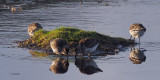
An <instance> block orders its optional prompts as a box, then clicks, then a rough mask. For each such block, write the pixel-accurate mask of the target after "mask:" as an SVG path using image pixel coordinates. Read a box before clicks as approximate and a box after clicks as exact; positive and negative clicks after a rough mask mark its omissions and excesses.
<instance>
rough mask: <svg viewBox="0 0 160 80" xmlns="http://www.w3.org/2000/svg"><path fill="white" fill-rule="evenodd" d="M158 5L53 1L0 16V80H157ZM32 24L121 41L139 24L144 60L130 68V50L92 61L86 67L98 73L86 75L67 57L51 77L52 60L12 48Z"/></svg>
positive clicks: (140, 0)
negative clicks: (62, 68) (60, 70)
mask: <svg viewBox="0 0 160 80" xmlns="http://www.w3.org/2000/svg"><path fill="white" fill-rule="evenodd" d="M159 3H160V1H159V0H154V1H153V0H115V1H111V0H110V1H109V2H108V4H109V6H105V2H103V3H101V4H98V3H97V2H83V4H82V5H80V2H57V3H47V4H46V3H44V4H38V5H35V6H31V7H29V8H28V6H24V7H23V8H24V10H23V11H22V12H16V13H12V12H11V11H10V10H7V11H1V12H0V63H1V65H0V68H1V69H0V77H1V79H3V80H11V79H12V80H29V79H31V80H33V79H34V80H44V79H45V80H51V79H55V80H62V79H67V80H75V79H76V80H97V79H99V80H104V79H106V80H107V79H108V80H117V79H119V80H135V79H136V80H140V79H141V80H151V79H154V80H157V79H159V78H160V76H159V74H160V69H159V66H160V63H159V60H160V59H159V56H160V54H159V52H160V38H159V37H158V35H157V34H159V33H160V32H159V30H160V27H159V25H160V23H159V22H160V15H159V14H160V11H159V7H160V5H159ZM33 22H38V23H40V24H41V25H42V26H43V27H44V29H46V30H52V29H55V28H57V27H59V26H74V27H79V28H81V29H84V30H94V31H97V32H99V33H102V34H105V35H110V36H113V37H117V36H118V37H124V38H129V37H130V35H129V32H128V30H129V26H130V25H131V24H132V23H135V22H140V23H142V24H143V25H144V26H145V27H146V28H147V31H146V33H145V35H144V36H143V37H142V38H141V49H142V50H145V51H144V55H145V56H146V60H145V62H142V63H141V64H133V62H131V61H130V60H129V55H130V51H131V50H130V48H129V49H127V50H126V51H125V52H120V53H118V54H116V55H107V56H102V57H93V59H91V60H92V61H90V62H91V63H88V64H93V65H97V66H98V67H99V68H100V69H101V70H102V71H103V72H98V73H94V74H92V75H86V74H83V73H82V72H80V69H79V67H77V65H75V59H74V57H69V59H68V61H69V66H68V71H67V72H66V73H64V74H55V73H54V72H52V71H50V70H49V67H50V65H51V64H52V62H53V61H55V59H56V57H55V56H54V57H53V56H48V54H44V53H39V54H34V53H35V52H33V51H29V50H28V49H22V48H17V47H16V44H15V43H14V41H17V40H25V39H27V38H29V36H28V33H27V26H28V25H29V24H31V23H33ZM136 41H138V40H136ZM135 48H138V46H135ZM64 59H66V57H64ZM88 62H89V61H88ZM84 66H85V65H84Z"/></svg>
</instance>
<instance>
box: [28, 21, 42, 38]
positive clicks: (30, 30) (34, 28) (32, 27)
mask: <svg viewBox="0 0 160 80" xmlns="http://www.w3.org/2000/svg"><path fill="white" fill-rule="evenodd" d="M39 29H43V28H42V26H41V25H40V24H39V23H32V24H30V25H29V26H28V34H29V36H30V37H32V36H33V35H34V33H35V32H36V31H38V30H39Z"/></svg>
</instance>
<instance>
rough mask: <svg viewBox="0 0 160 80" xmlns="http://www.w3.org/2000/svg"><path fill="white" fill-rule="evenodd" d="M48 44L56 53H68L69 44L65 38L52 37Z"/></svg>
mask: <svg viewBox="0 0 160 80" xmlns="http://www.w3.org/2000/svg"><path fill="white" fill-rule="evenodd" d="M50 46H51V48H52V50H53V52H54V53H56V54H57V55H62V54H63V55H68V52H69V46H68V45H67V42H66V40H64V39H60V38H56V39H53V40H51V41H50Z"/></svg>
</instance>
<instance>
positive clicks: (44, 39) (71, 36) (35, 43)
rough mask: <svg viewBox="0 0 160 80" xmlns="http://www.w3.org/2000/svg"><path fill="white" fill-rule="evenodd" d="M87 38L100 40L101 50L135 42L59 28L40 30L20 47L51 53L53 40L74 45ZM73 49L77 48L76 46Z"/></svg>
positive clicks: (71, 28) (68, 28)
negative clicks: (51, 41)
mask: <svg viewBox="0 0 160 80" xmlns="http://www.w3.org/2000/svg"><path fill="white" fill-rule="evenodd" d="M87 37H91V38H95V39H97V40H99V41H100V42H101V43H102V44H100V46H101V48H102V47H103V48H104V47H105V48H106V47H110V48H113V47H114V48H115V47H117V46H118V45H123V46H128V45H130V44H132V43H134V42H133V41H130V40H127V39H124V38H118V37H110V36H106V35H103V34H100V33H97V32H95V31H85V30H81V29H79V28H74V27H59V28H57V29H55V30H51V31H45V30H42V29H40V30H38V31H36V32H35V35H34V36H33V37H32V38H31V39H28V40H25V41H22V42H20V43H19V45H20V47H29V48H30V49H32V48H36V49H40V50H44V51H51V48H50V43H49V42H50V40H52V39H55V38H62V39H65V40H66V41H67V42H68V43H71V44H73V43H78V42H79V41H80V40H81V39H84V38H87ZM73 47H75V45H74V46H73Z"/></svg>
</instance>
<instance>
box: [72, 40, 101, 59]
mask: <svg viewBox="0 0 160 80" xmlns="http://www.w3.org/2000/svg"><path fill="white" fill-rule="evenodd" d="M98 45H99V41H98V40H96V39H93V38H84V39H82V40H80V41H79V45H78V46H77V48H76V49H75V52H76V55H75V57H76V56H77V54H79V53H82V56H83V55H84V54H85V53H88V56H91V53H93V52H94V51H95V50H96V49H97V47H98Z"/></svg>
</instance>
